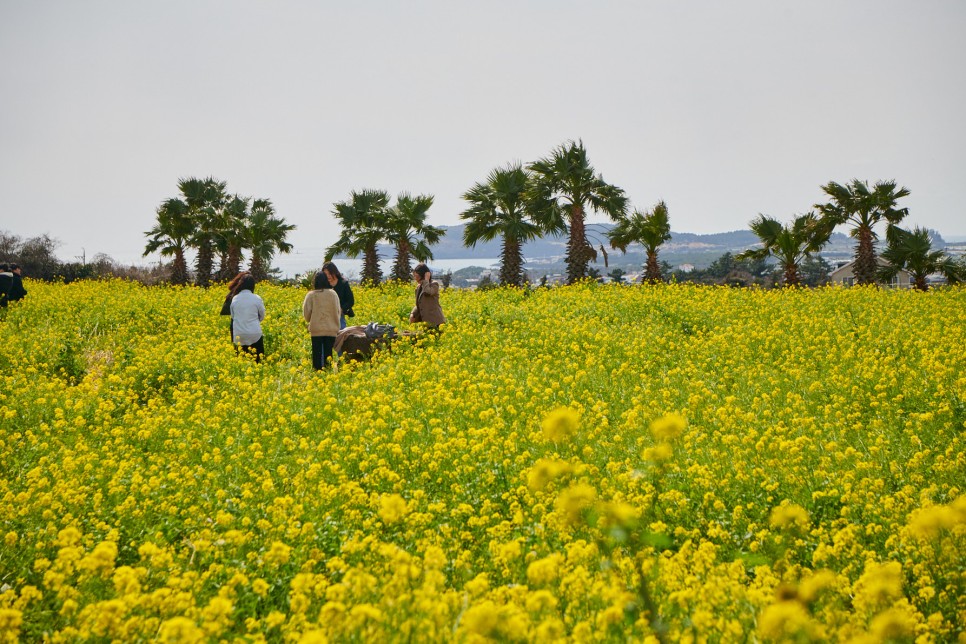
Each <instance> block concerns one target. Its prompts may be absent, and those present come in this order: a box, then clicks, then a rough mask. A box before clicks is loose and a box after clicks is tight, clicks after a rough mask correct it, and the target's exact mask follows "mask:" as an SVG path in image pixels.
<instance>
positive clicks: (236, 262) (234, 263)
mask: <svg viewBox="0 0 966 644" xmlns="http://www.w3.org/2000/svg"><path fill="white" fill-rule="evenodd" d="M241 261H242V250H241V246H239V245H238V244H232V245H231V246H229V247H228V260H227V262H226V266H225V268H226V275H225V277H224V279H226V280H231V279H232V278H233V277H235V275H238V273H239V271H241Z"/></svg>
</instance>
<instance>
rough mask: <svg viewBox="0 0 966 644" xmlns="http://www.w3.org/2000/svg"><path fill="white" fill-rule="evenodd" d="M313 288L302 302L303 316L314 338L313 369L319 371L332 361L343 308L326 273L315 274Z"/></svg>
mask: <svg viewBox="0 0 966 644" xmlns="http://www.w3.org/2000/svg"><path fill="white" fill-rule="evenodd" d="M313 286H315V289H314V290H312V291H309V292H308V294H307V295H306V296H305V301H303V302H302V316H303V317H304V318H305V321H306V322H307V323H308V327H309V335H310V336H312V367H314V368H315V369H316V370H319V369H322V368H323V367H324V366H325V364H326V362H329V361H330V360H331V359H332V345H334V344H335V336H336V335H338V333H339V316H340V315H341V314H342V307H341V306H340V305H339V296H338V295H337V294H336V292H335V290H334V289H333V288H332V285H331V284H329V280H328V278H326V276H325V273H323V272H322V271H319V272H318V273H316V274H315V281H314V283H313Z"/></svg>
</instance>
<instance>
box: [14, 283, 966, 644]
mask: <svg viewBox="0 0 966 644" xmlns="http://www.w3.org/2000/svg"><path fill="white" fill-rule="evenodd" d="M28 290H29V291H30V295H29V296H28V298H26V299H25V300H24V301H23V302H22V303H20V304H19V305H14V306H11V307H10V308H9V309H7V310H6V311H4V312H0V316H2V318H0V338H2V341H0V641H18V640H20V641H41V640H46V641H52V642H71V641H77V640H81V639H93V640H98V641H108V640H116V641H125V642H129V641H131V642H134V641H162V642H191V641H226V642H234V641H240V642H258V641H285V642H326V641H360V642H361V641H418V642H424V641H426V642H449V641H457V642H477V641H479V642H482V641H488V640H499V641H540V642H545V641H548V642H549V641H574V642H595V641H628V640H629V641H645V642H648V641H650V642H660V641H674V642H677V641H683V642H689V641H690V642H704V641H711V642H723V641H799V642H801V641H842V642H878V641H900V642H948V641H957V639H958V640H959V641H963V640H964V637H966V636H964V635H963V629H964V625H966V593H964V586H966V562H964V555H963V553H964V552H966V489H964V486H966V350H964V347H966V290H963V289H946V290H937V291H933V292H929V293H918V292H912V291H902V292H899V291H888V290H875V289H865V288H853V289H839V288H829V289H821V290H783V291H782V290H775V291H762V290H745V289H742V290H738V289H727V288H708V287H694V286H684V285H669V286H647V287H621V286H613V285H609V286H601V285H598V284H593V283H586V284H581V285H577V286H572V287H565V288H556V289H535V290H529V291H528V290H503V289H496V290H492V291H486V292H465V291H455V290H449V291H446V292H444V293H443V295H442V302H443V307H444V310H445V311H446V315H447V318H448V319H449V320H450V324H448V325H446V326H445V327H444V330H443V332H442V333H441V334H440V335H438V336H434V335H424V336H422V337H420V339H419V340H418V341H416V342H411V341H409V340H400V341H398V342H396V343H395V344H393V346H392V350H391V351H383V352H381V353H379V354H378V355H377V356H376V357H375V358H374V359H373V360H372V361H370V362H367V363H361V364H351V365H346V364H343V365H342V366H341V368H340V369H339V371H338V372H335V373H333V372H325V373H319V374H316V373H315V372H313V371H312V369H311V361H310V355H309V339H308V335H307V333H306V332H305V329H304V323H303V322H302V319H301V302H302V298H303V296H304V291H302V290H300V289H296V288H286V287H277V286H271V285H261V284H260V285H259V286H258V288H257V293H258V294H259V295H261V296H262V297H263V298H264V300H265V304H266V307H267V310H268V318H267V319H266V321H265V323H264V330H265V339H266V341H265V344H266V350H267V353H268V355H267V358H266V360H265V361H264V362H263V363H262V364H255V363H254V362H253V361H252V360H251V359H249V358H247V357H244V356H241V357H240V356H236V355H235V352H234V351H233V349H232V347H231V345H230V343H229V338H228V328H227V327H228V321H227V318H223V317H219V316H218V315H217V312H218V310H219V308H220V305H221V300H222V296H223V292H222V291H221V289H212V290H202V289H197V288H145V287H141V286H139V285H136V284H132V283H127V282H122V281H108V282H82V283H74V284H70V285H66V286H65V285H50V284H41V283H31V284H29V285H28ZM356 300H357V302H358V304H357V306H356V307H355V310H356V312H357V317H356V318H355V319H354V321H355V322H359V323H365V322H368V321H378V322H382V323H393V324H396V325H397V327H398V328H399V329H412V328H413V327H411V326H410V325H409V323H408V321H407V320H408V314H409V310H410V308H411V305H412V287H411V286H409V285H405V286H385V287H380V288H361V287H360V288H357V289H356ZM414 330H415V329H414Z"/></svg>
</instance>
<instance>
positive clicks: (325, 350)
mask: <svg viewBox="0 0 966 644" xmlns="http://www.w3.org/2000/svg"><path fill="white" fill-rule="evenodd" d="M334 344H335V336H334V335H313V336H312V367H313V368H314V369H315V370H316V371H318V370H319V369H322V368H323V367H325V363H326V362H328V361H330V360H332V346H333V345H334Z"/></svg>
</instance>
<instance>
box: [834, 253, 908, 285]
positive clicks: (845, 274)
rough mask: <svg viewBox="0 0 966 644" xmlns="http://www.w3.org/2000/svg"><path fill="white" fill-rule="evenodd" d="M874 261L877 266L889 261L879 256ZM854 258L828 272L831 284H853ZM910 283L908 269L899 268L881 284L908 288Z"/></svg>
mask: <svg viewBox="0 0 966 644" xmlns="http://www.w3.org/2000/svg"><path fill="white" fill-rule="evenodd" d="M875 259H876V261H877V262H878V263H879V266H888V265H889V263H888V262H887V261H885V260H884V259H882V258H881V257H876V258H875ZM854 264H855V260H852V261H850V262H845V263H844V264H842V265H841V266H839V267H838V268H836V269H835V270H834V271H832V272H831V273H829V276H828V278H829V282H831V283H832V284H841V285H842V286H855V273H854V272H853V266H854ZM911 285H912V278H911V277H910V275H909V273H908V271H904V270H901V269H900V270H899V272H898V274H896V276H895V277H893V278H892V281H891V282H890V283H888V284H883V286H889V287H892V288H909V287H910V286H911Z"/></svg>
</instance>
